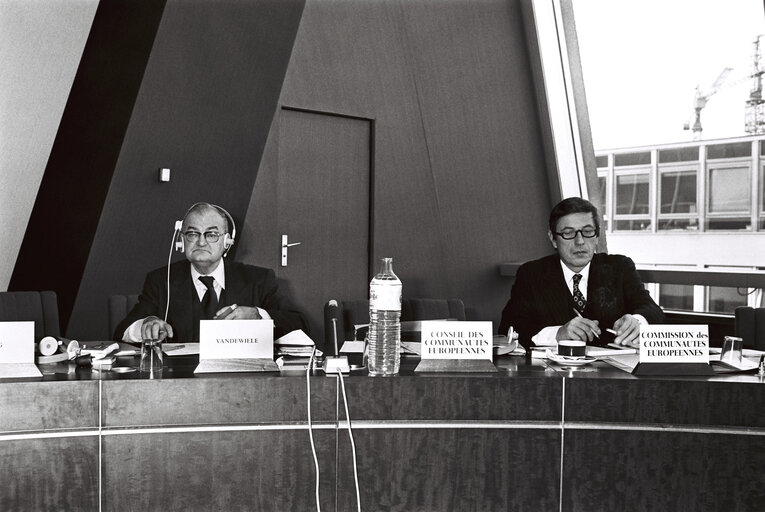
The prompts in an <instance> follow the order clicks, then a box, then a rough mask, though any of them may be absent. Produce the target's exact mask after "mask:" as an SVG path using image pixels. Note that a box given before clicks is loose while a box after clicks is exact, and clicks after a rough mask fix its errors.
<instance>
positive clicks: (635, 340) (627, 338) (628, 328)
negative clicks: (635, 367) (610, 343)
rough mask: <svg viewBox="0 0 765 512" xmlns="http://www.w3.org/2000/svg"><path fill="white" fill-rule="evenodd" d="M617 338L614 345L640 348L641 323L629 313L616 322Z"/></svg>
mask: <svg viewBox="0 0 765 512" xmlns="http://www.w3.org/2000/svg"><path fill="white" fill-rule="evenodd" d="M614 330H615V331H616V338H615V339H614V343H616V344H617V345H626V346H628V347H634V348H638V347H639V346H640V338H639V336H640V322H638V319H637V318H635V317H634V316H632V315H630V314H629V313H627V314H626V315H624V316H623V317H621V318H620V319H619V320H617V321H616V322H614Z"/></svg>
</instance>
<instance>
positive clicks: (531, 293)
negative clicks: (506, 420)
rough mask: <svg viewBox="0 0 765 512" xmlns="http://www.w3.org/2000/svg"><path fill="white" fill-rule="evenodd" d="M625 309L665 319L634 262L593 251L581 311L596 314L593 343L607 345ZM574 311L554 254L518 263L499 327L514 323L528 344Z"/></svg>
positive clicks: (652, 319)
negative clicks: (596, 330)
mask: <svg viewBox="0 0 765 512" xmlns="http://www.w3.org/2000/svg"><path fill="white" fill-rule="evenodd" d="M626 313H631V314H639V315H642V316H643V317H645V319H646V320H648V322H649V323H652V324H653V323H662V322H664V312H663V311H662V310H661V308H660V307H659V306H658V305H657V304H656V303H655V302H654V301H653V299H651V296H650V295H649V294H648V291H647V290H646V289H645V287H644V286H643V283H642V282H641V281H640V276H639V275H638V273H637V270H636V269H635V264H634V263H633V262H632V260H631V259H630V258H628V257H626V256H621V255H618V254H604V253H598V254H595V255H594V256H593V258H592V263H591V264H590V276H589V280H588V284H587V305H586V307H585V310H584V313H583V316H585V317H586V318H590V319H592V320H598V322H599V325H600V328H601V331H602V333H601V335H600V340H599V341H598V340H597V339H596V340H595V342H594V343H593V344H595V345H605V344H607V343H610V342H611V341H613V338H614V336H613V335H612V334H610V333H607V332H606V328H609V327H613V325H614V322H615V321H616V320H618V319H619V318H620V317H621V316H623V315H624V314H626ZM574 316H576V314H575V313H574V298H573V297H572V295H571V292H570V291H569V290H568V287H567V286H566V282H565V280H564V277H563V270H562V269H561V263H560V257H559V256H558V254H552V255H550V256H546V257H544V258H541V259H538V260H535V261H530V262H528V263H524V264H523V265H521V267H520V268H519V269H518V273H517V274H516V276H515V283H514V284H513V288H512V291H511V292H510V300H508V302H507V305H506V306H505V309H504V310H503V311H502V321H501V322H500V324H499V332H501V333H504V332H507V329H508V328H509V327H510V326H511V325H512V326H513V328H514V329H515V330H516V331H517V332H518V336H519V341H520V342H521V344H522V345H524V346H526V347H528V346H531V345H533V343H532V341H531V337H532V336H534V335H535V334H536V333H538V332H539V331H540V330H542V329H543V328H544V327H548V326H552V325H563V324H565V323H566V322H568V321H569V320H571V319H572V318H574Z"/></svg>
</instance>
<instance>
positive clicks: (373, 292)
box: [367, 258, 401, 377]
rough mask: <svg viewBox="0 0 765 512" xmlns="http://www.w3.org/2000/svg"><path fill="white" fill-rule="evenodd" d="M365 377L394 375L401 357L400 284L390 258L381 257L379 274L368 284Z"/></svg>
mask: <svg viewBox="0 0 765 512" xmlns="http://www.w3.org/2000/svg"><path fill="white" fill-rule="evenodd" d="M368 339H369V352H368V359H367V364H368V365H369V375H371V376H383V377H384V376H389V375H396V374H397V373H398V367H399V363H400V361H401V356H400V355H399V347H400V345H401V281H400V280H399V278H398V277H396V274H394V273H393V258H383V259H382V266H381V267H380V273H378V274H377V275H376V276H375V277H374V278H373V279H372V282H371V283H369V334H368Z"/></svg>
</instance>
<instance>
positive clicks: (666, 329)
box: [640, 325, 709, 364]
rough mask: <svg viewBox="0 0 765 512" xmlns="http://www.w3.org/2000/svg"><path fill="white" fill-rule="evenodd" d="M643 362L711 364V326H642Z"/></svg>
mask: <svg viewBox="0 0 765 512" xmlns="http://www.w3.org/2000/svg"><path fill="white" fill-rule="evenodd" d="M640 362H641V363H707V364H708V363H709V326H707V325H641V326H640Z"/></svg>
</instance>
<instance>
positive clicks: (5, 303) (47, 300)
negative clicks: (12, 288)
mask: <svg viewBox="0 0 765 512" xmlns="http://www.w3.org/2000/svg"><path fill="white" fill-rule="evenodd" d="M0 321H17V322H18V321H34V323H35V341H40V340H41V339H42V338H44V337H45V336H61V326H60V324H59V319H58V301H57V299H56V292H53V291H42V292H38V291H28V292H26V291H25V292H0Z"/></svg>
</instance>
